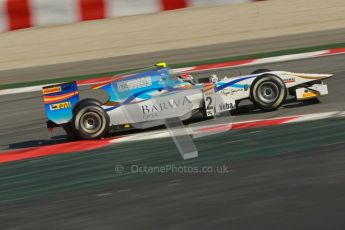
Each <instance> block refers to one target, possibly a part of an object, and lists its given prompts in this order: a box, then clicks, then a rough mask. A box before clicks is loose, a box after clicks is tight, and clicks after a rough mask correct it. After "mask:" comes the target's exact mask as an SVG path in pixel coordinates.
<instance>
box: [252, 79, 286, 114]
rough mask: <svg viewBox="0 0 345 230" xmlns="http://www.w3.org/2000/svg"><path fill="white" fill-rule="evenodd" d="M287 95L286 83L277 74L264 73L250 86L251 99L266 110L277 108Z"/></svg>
mask: <svg viewBox="0 0 345 230" xmlns="http://www.w3.org/2000/svg"><path fill="white" fill-rule="evenodd" d="M286 96H287V89H286V86H285V83H284V82H283V81H282V80H281V79H280V78H279V77H277V76H276V75H273V74H264V75H262V76H260V77H258V78H256V79H255V80H254V82H253V84H252V87H251V88H250V99H251V101H252V102H253V103H254V105H256V106H257V107H259V108H260V109H262V110H264V111H273V110H277V109H278V108H279V107H280V106H281V105H282V104H283V103H284V102H285V99H286Z"/></svg>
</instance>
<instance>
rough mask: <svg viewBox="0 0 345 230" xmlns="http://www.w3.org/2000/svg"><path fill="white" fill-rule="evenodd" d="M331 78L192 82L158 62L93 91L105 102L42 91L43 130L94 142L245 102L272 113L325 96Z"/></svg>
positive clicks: (260, 73)
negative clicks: (292, 101) (118, 131)
mask: <svg viewBox="0 0 345 230" xmlns="http://www.w3.org/2000/svg"><path fill="white" fill-rule="evenodd" d="M331 76H332V74H301V73H291V72H284V71H270V70H265V69H260V70H257V71H255V72H253V73H252V74H251V75H247V76H240V77H233V78H228V79H222V80H218V78H217V76H215V75H212V76H211V77H210V80H209V82H207V83H195V82H194V79H192V77H191V75H189V74H184V75H178V76H177V75H176V74H173V71H172V70H171V69H170V68H169V67H168V66H167V65H166V64H165V63H159V64H157V65H156V66H155V67H154V68H150V69H145V70H143V71H142V72H139V73H135V74H128V75H122V76H115V77H114V78H113V79H112V80H111V81H108V82H105V83H102V84H99V85H96V86H93V87H92V88H93V89H101V90H105V91H106V92H107V93H108V95H109V99H108V101H107V102H105V103H101V102H99V101H98V100H95V99H84V100H81V101H79V92H78V87H77V84H76V83H75V82H70V83H63V84H57V85H51V86H47V87H44V88H43V97H44V103H45V109H46V114H47V117H48V121H47V127H48V128H55V127H62V128H64V129H65V131H66V132H67V134H68V135H69V137H71V138H78V139H99V138H102V137H104V136H105V135H107V133H108V132H109V131H110V130H111V129H112V128H119V127H132V126H134V127H136V128H138V127H139V128H140V127H141V128H147V127H149V126H155V125H161V124H164V123H161V122H157V121H163V120H164V119H168V118H172V117H180V118H181V120H186V119H190V118H191V117H193V114H195V112H198V113H200V112H201V113H203V114H204V116H205V117H213V116H215V115H216V114H219V113H224V112H228V111H231V110H236V107H237V105H238V103H239V101H241V100H244V99H250V100H251V101H252V102H253V104H254V105H256V106H257V107H258V108H260V109H261V110H264V111H273V110H276V109H278V108H279V107H280V106H281V105H282V104H283V103H284V102H285V100H286V97H287V95H288V94H290V95H291V96H293V97H295V98H296V99H297V100H310V99H315V98H318V97H319V96H325V95H327V94H328V88H327V85H326V84H324V83H323V80H324V79H327V78H330V77H331ZM188 112H189V113H190V114H189V115H186V114H188ZM138 124H139V125H138ZM140 124H150V125H149V126H147V125H146V126H145V125H140Z"/></svg>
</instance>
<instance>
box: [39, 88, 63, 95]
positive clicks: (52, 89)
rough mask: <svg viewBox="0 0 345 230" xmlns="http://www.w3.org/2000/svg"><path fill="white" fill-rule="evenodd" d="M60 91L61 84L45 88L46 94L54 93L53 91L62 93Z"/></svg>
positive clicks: (44, 92)
mask: <svg viewBox="0 0 345 230" xmlns="http://www.w3.org/2000/svg"><path fill="white" fill-rule="evenodd" d="M60 92H61V86H55V87H51V88H46V89H43V94H44V95H46V94H52V93H60Z"/></svg>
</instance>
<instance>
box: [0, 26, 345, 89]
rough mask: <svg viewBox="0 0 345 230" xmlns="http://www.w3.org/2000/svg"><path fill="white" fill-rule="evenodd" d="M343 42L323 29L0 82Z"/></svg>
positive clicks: (48, 69) (50, 69)
mask: <svg viewBox="0 0 345 230" xmlns="http://www.w3.org/2000/svg"><path fill="white" fill-rule="evenodd" d="M344 41H345V29H337V30H325V31H320V32H312V33H303V34H295V35H288V36H281V37H272V38H264V39H255V40H244V41H240V42H229V43H222V44H216V45H210V46H204V47H192V48H187V49H178V50H165V51H160V52H152V53H146V54H139V55H138V54H137V55H128V56H122V57H111V58H104V59H97V60H89V61H80V62H72V63H64V64H55V65H48V66H38V67H30V68H22V69H14V70H3V71H0V81H1V84H6V83H19V82H28V81H35V80H46V79H55V78H61V77H70V76H79V75H85V74H86V75H88V74H95V73H105V72H113V71H119V70H128V69H136V68H143V67H146V66H150V65H152V63H158V62H162V61H165V62H167V63H170V64H179V63H188V62H191V61H200V60H209V59H214V58H221V57H236V56H241V55H250V54H253V53H264V52H270V51H277V50H285V49H295V48H304V47H311V46H319V45H324V44H335V43H343V42H344ZM164 49H166V47H162V50H164Z"/></svg>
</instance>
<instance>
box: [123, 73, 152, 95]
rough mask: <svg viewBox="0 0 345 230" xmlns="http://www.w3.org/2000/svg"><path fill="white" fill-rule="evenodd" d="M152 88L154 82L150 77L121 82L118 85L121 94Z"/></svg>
mask: <svg viewBox="0 0 345 230" xmlns="http://www.w3.org/2000/svg"><path fill="white" fill-rule="evenodd" d="M149 86H152V80H151V77H150V76H147V77H141V78H137V79H133V80H128V81H119V82H118V83H117V88H118V90H119V91H120V92H124V91H129V90H134V89H139V88H144V87H149Z"/></svg>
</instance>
